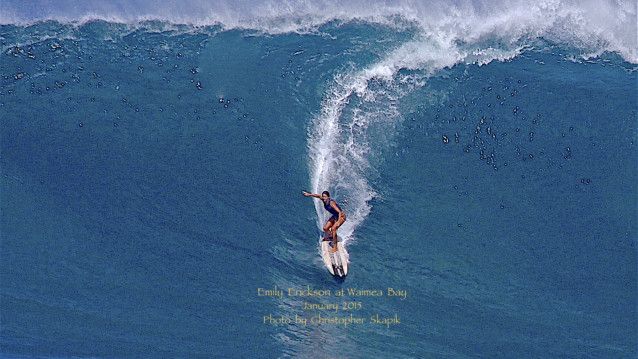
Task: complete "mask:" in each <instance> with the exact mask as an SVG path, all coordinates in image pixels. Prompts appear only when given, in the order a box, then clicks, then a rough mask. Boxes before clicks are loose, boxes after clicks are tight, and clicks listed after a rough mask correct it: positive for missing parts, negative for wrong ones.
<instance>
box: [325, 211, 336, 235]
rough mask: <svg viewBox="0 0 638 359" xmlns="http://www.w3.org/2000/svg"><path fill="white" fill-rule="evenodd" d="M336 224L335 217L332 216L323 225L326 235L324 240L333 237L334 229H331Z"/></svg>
mask: <svg viewBox="0 0 638 359" xmlns="http://www.w3.org/2000/svg"><path fill="white" fill-rule="evenodd" d="M334 224H335V220H334V218H332V217H330V219H328V221H327V222H326V224H325V225H324V226H323V233H324V234H325V237H324V238H323V239H324V240H329V239H331V236H332V231H331V230H330V229H331V228H332V226H333V225H334Z"/></svg>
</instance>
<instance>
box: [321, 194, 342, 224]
mask: <svg viewBox="0 0 638 359" xmlns="http://www.w3.org/2000/svg"><path fill="white" fill-rule="evenodd" d="M331 202H334V203H335V206H337V208H339V210H341V207H339V205H338V204H337V201H335V200H334V199H331V200H329V201H328V203H327V204H326V203H324V204H323V208H325V209H326V211H328V212H330V214H332V217H330V219H333V220H335V221H337V220H338V219H339V212H337V210H336V209H334V208H332V206H331V205H330V203H331Z"/></svg>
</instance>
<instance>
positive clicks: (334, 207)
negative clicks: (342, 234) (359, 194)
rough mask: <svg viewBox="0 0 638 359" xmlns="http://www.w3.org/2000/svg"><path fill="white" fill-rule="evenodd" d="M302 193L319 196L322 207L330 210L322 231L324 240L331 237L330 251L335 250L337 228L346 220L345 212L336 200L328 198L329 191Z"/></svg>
mask: <svg viewBox="0 0 638 359" xmlns="http://www.w3.org/2000/svg"><path fill="white" fill-rule="evenodd" d="M303 195H304V196H306V197H314V198H319V199H320V200H321V201H322V202H323V208H325V210H326V211H328V212H330V214H332V216H331V217H330V218H328V221H327V222H326V224H325V225H324V226H323V231H324V233H326V237H325V238H324V240H330V239H332V252H336V251H337V229H339V227H341V225H342V224H343V222H345V221H346V213H345V212H344V211H342V210H341V207H339V205H338V204H337V201H335V200H334V199H332V198H330V192H328V191H323V192H321V194H314V193H309V192H306V191H303Z"/></svg>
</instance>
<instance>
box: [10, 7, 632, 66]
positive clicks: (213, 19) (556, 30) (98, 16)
mask: <svg viewBox="0 0 638 359" xmlns="http://www.w3.org/2000/svg"><path fill="white" fill-rule="evenodd" d="M636 6H637V4H636V2H635V1H632V0H626V1H625V0H615V1H613V0H606V1H595V0H584V1H575V0H541V1H538V2H536V3H529V2H527V1H504V0H502V1H479V0H475V1H456V2H454V3H452V4H450V3H449V2H447V1H443V0H439V1H432V2H428V3H423V4H421V3H415V2H413V1H409V0H395V1H390V0H388V1H384V2H383V3H381V4H379V3H378V2H371V1H365V0H355V1H350V2H348V3H339V2H336V1H327V0H323V1H313V2H310V1H300V2H278V1H272V0H262V1H248V0H239V1H237V0H234V1H230V0H225V1H222V0H218V1H213V2H204V1H192V2H190V3H188V4H182V3H181V2H163V3H161V4H157V3H155V2H151V1H148V0H132V1H113V2H109V3H105V2H101V1H96V0H93V1H82V2H78V1H76V0H61V1H56V2H55V3H52V2H49V1H45V0H35V1H31V2H24V1H18V0H6V1H3V2H2V3H0V24H22V25H25V24H32V23H34V22H38V21H43V20H57V21H60V22H74V23H78V22H79V23H83V22H87V21H92V20H105V21H109V22H118V23H139V22H142V21H148V20H159V21H165V22H168V23H175V24H189V25H193V26H207V25H215V26H218V25H219V26H222V28H224V29H253V30H257V31H262V32H264V33H269V34H278V33H289V32H300V33H308V32H313V31H316V30H317V29H318V28H319V27H321V26H322V25H325V24H326V23H328V22H331V21H338V22H350V21H365V22H369V23H372V24H380V25H383V26H389V27H394V28H402V29H404V28H405V27H406V26H416V27H417V28H420V29H421V33H422V35H423V36H431V37H432V36H445V37H447V38H450V39H453V40H454V41H456V42H458V43H481V42H485V41H491V42H494V43H501V44H506V45H512V44H514V43H517V44H519V45H520V44H521V43H522V42H526V41H527V40H528V39H538V38H546V39H549V40H551V41H554V42H557V43H560V44H565V45H568V46H570V47H574V48H578V49H582V50H583V54H584V55H586V56H596V55H597V54H598V55H599V54H601V53H603V52H605V51H609V52H616V53H619V54H620V55H621V56H622V57H623V58H624V59H625V60H626V61H628V62H632V63H638V39H637V38H636V33H637V32H638V29H637V24H636V13H637V11H636Z"/></svg>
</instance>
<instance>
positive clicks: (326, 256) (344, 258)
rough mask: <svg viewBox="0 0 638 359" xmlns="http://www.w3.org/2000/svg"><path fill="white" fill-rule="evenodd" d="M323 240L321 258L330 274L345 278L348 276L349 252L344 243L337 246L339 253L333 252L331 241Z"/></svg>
mask: <svg viewBox="0 0 638 359" xmlns="http://www.w3.org/2000/svg"><path fill="white" fill-rule="evenodd" d="M320 240H321V258H322V259H323V263H324V264H325V265H326V268H328V271H329V272H330V274H332V275H334V276H337V277H345V276H346V275H347V274H348V252H347V251H346V248H345V247H344V246H343V243H342V242H339V243H338V245H337V251H336V252H334V253H333V252H332V247H330V241H326V240H323V238H321V239H320Z"/></svg>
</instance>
